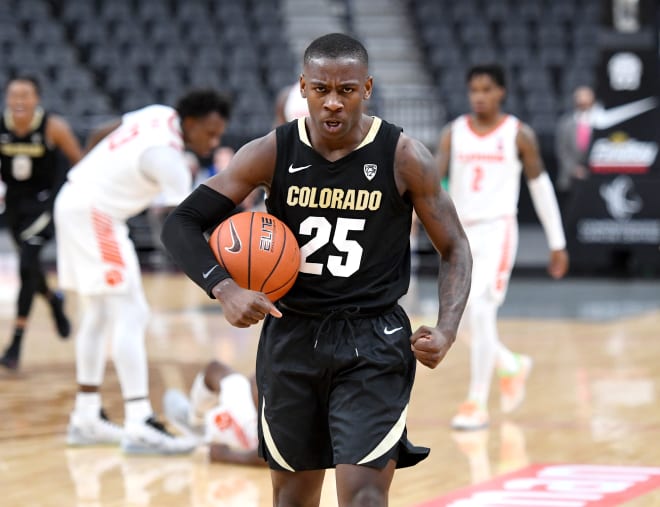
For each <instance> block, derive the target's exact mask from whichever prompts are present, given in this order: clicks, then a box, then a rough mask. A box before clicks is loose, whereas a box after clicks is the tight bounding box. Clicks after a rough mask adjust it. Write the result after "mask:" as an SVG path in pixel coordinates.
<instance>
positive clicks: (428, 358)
mask: <svg viewBox="0 0 660 507" xmlns="http://www.w3.org/2000/svg"><path fill="white" fill-rule="evenodd" d="M453 342H454V340H452V339H450V338H449V337H448V336H446V335H445V334H444V333H443V332H442V331H440V330H439V329H437V328H435V327H429V326H421V327H419V328H418V329H417V330H416V331H415V332H414V333H413V334H412V336H411V337H410V344H411V349H412V351H413V353H414V354H415V357H416V358H417V360H418V361H419V362H420V363H422V364H423V365H424V366H427V367H429V368H435V367H436V366H438V365H439V364H440V362H441V361H442V360H443V359H444V357H445V356H446V355H447V352H448V351H449V348H450V347H451V345H452V343H453Z"/></svg>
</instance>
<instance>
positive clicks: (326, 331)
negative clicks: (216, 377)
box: [257, 305, 429, 471]
mask: <svg viewBox="0 0 660 507" xmlns="http://www.w3.org/2000/svg"><path fill="white" fill-rule="evenodd" d="M410 335H411V328H410V322H409V320H408V317H407V316H406V314H405V312H404V310H403V309H402V308H401V307H400V306H398V305H397V306H394V307H392V308H391V309H390V310H389V311H388V312H387V313H385V314H383V315H380V316H376V317H355V316H346V315H345V314H339V315H336V314H335V315H332V314H330V315H326V316H321V317H318V316H317V317H309V316H302V315H299V314H296V313H290V312H287V311H286V310H283V317H282V318H280V319H276V318H273V317H270V316H268V317H267V318H266V321H265V322H264V326H263V328H262V332H261V338H260V341H259V349H258V352H257V382H258V386H259V442H260V443H259V453H260V455H261V456H262V457H263V458H265V459H266V460H267V461H268V464H269V466H270V467H271V468H272V469H274V470H289V471H302V470H318V469H325V468H333V467H335V466H336V465H339V464H351V465H365V466H370V467H374V468H379V469H380V468H383V467H385V465H386V464H387V462H388V461H389V460H390V459H394V460H396V461H397V467H398V468H402V467H406V466H412V465H414V464H416V463H417V462H419V461H421V460H423V459H424V458H425V457H426V456H427V455H428V453H429V450H428V449H427V448H423V447H415V446H413V445H412V444H411V443H410V442H409V441H408V439H407V431H406V414H407V409H408V402H409V400H410V392H411V389H412V385H413V380H414V377H415V366H416V362H415V357H414V355H413V353H412V351H411V348H410Z"/></svg>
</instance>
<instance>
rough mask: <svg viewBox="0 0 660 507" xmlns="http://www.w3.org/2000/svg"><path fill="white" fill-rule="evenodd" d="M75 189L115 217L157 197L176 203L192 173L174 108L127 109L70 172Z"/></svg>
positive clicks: (140, 208)
mask: <svg viewBox="0 0 660 507" xmlns="http://www.w3.org/2000/svg"><path fill="white" fill-rule="evenodd" d="M67 179H68V182H69V183H68V184H69V185H70V186H71V187H72V189H74V190H75V192H76V193H84V194H86V195H87V196H89V195H90V194H91V195H92V196H93V202H94V207H95V208H97V209H99V210H100V211H103V212H105V213H107V214H108V215H110V216H112V217H114V218H117V219H123V220H125V219H128V218H129V217H131V216H133V215H135V214H137V213H140V212H141V211H143V210H144V209H146V208H147V207H148V206H149V205H150V204H151V202H152V201H153V200H154V198H155V197H156V196H158V197H159V202H160V203H161V204H162V205H167V206H170V205H172V206H173V205H176V204H178V203H179V202H181V200H183V199H184V198H185V197H186V196H187V195H188V193H190V189H191V179H192V176H191V173H190V170H189V168H188V164H187V163H186V160H185V158H184V143H183V137H182V132H181V127H180V125H179V117H178V115H177V113H176V110H175V109H173V108H171V107H168V106H162V105H153V106H147V107H145V108H142V109H139V110H137V111H133V112H131V113H127V114H125V115H124V116H123V117H122V123H121V125H120V126H119V127H118V128H117V129H115V130H114V131H112V132H111V133H110V134H108V135H107V136H106V137H105V138H104V139H103V140H102V141H101V142H99V144H97V145H96V146H95V147H94V148H93V149H92V150H91V151H90V152H89V153H88V154H87V155H86V156H85V157H84V158H83V159H82V160H81V161H80V162H79V163H78V164H76V165H75V166H74V167H73V168H72V169H71V171H69V174H68V178H67Z"/></svg>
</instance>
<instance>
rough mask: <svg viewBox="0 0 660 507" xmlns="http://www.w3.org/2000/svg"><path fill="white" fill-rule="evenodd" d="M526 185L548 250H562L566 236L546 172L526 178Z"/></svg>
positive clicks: (564, 246)
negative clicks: (531, 178) (543, 232)
mask: <svg viewBox="0 0 660 507" xmlns="http://www.w3.org/2000/svg"><path fill="white" fill-rule="evenodd" d="M527 186H528V187H529V193H530V195H531V196H532V202H533V203H534V209H535V210H536V214H537V215H538V217H539V220H540V222H541V225H542V226H543V230H544V231H545V237H546V239H547V241H548V247H549V248H550V250H563V249H564V248H566V237H565V236H564V227H563V225H562V223H561V214H560V213H559V205H558V204H557V197H556V196H555V191H554V189H553V188H552V182H551V181H550V177H549V176H548V173H547V172H542V173H541V174H540V175H539V176H538V177H536V178H534V179H533V180H528V181H527Z"/></svg>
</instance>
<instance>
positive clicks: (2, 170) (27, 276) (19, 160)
mask: <svg viewBox="0 0 660 507" xmlns="http://www.w3.org/2000/svg"><path fill="white" fill-rule="evenodd" d="M5 107H6V108H5V111H4V114H3V116H2V118H1V119H0V174H1V176H2V181H3V182H4V183H5V185H6V186H7V193H6V195H5V206H6V211H5V214H6V218H7V225H8V226H9V229H10V232H11V235H12V238H13V240H14V242H15V243H16V246H17V249H18V254H19V266H20V279H21V287H20V290H19V293H18V303H17V309H16V321H15V324H14V334H13V337H12V341H11V343H10V344H9V347H7V349H6V350H5V353H4V355H3V356H2V358H0V364H2V365H3V366H5V367H6V368H9V369H16V368H17V367H18V362H19V358H20V351H21V342H22V339H23V333H24V332H25V328H26V326H27V320H28V315H29V313H30V308H31V307H32V300H33V299H34V295H35V294H36V293H39V294H41V295H42V296H44V297H45V298H46V299H47V301H48V302H49V304H50V307H51V310H52V315H53V319H54V320H55V324H56V327H57V332H58V334H59V335H60V336H61V337H62V338H66V337H68V336H69V333H70V331H71V326H70V324H69V320H68V319H67V317H66V315H65V314H64V308H63V306H64V300H63V296H62V295H61V294H60V293H58V292H54V291H52V290H51V289H50V288H49V287H48V284H47V283H46V277H45V275H44V271H43V269H42V267H41V261H40V259H39V256H40V254H41V250H42V248H43V246H44V245H45V243H46V242H47V241H48V240H50V239H52V238H53V236H54V226H53V221H52V218H51V217H52V209H53V202H54V200H55V194H56V193H57V190H58V188H59V185H60V184H61V183H62V178H61V176H60V174H61V172H60V174H58V161H57V154H56V151H55V150H56V149H59V150H61V152H62V153H63V154H64V155H65V156H66V157H67V159H68V161H69V162H70V163H71V165H73V164H75V163H76V162H78V160H80V158H81V157H82V150H81V148H80V144H79V142H78V140H77V139H76V137H75V135H74V134H73V132H72V131H71V128H70V127H69V125H68V123H67V122H66V121H65V120H64V119H63V118H61V117H58V116H55V115H53V114H49V113H48V112H46V111H44V110H43V109H42V108H41V107H40V105H39V84H38V82H37V81H36V79H35V78H33V77H31V76H18V77H16V78H14V79H12V80H10V81H9V82H8V83H7V86H6V88H5Z"/></svg>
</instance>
